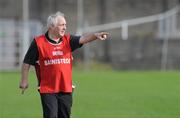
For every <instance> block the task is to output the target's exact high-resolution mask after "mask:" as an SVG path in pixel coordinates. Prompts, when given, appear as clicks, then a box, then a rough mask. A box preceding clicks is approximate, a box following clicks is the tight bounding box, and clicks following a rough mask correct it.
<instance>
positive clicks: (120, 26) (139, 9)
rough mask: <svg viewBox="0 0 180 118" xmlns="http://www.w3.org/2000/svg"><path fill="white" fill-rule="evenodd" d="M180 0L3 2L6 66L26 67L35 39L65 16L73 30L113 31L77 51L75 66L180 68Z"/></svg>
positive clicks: (0, 17)
mask: <svg viewBox="0 0 180 118" xmlns="http://www.w3.org/2000/svg"><path fill="white" fill-rule="evenodd" d="M179 3H180V0H0V70H17V69H19V68H20V66H21V63H22V60H23V57H24V54H25V53H26V51H27V49H28V47H29V45H30V43H31V41H32V39H33V38H34V37H35V36H37V35H40V34H41V33H44V32H45V26H46V19H47V17H48V16H49V15H50V14H52V13H55V12H57V11H61V12H63V13H64V14H65V16H66V20H67V32H69V33H71V34H76V35H82V34H85V33H88V32H97V31H107V32H109V33H110V36H109V40H107V41H104V42H102V41H95V42H92V43H91V44H89V45H85V46H83V48H81V49H80V50H78V51H75V52H74V54H73V55H74V58H75V61H74V63H75V65H78V63H81V64H82V66H83V67H84V68H86V69H90V68H91V64H92V63H103V64H107V65H109V66H110V67H112V68H113V69H117V70H178V69H180V63H179V60H180V53H179V52H180V47H179V45H180V28H179V27H180V26H179V25H180V22H179V21H180V20H179V16H180V15H179V11H180V9H179V6H178V5H179Z"/></svg>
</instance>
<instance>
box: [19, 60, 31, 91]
mask: <svg viewBox="0 0 180 118" xmlns="http://www.w3.org/2000/svg"><path fill="white" fill-rule="evenodd" d="M29 69H30V65H29V64H26V63H23V65H22V68H21V80H20V84H19V88H20V89H22V94H23V93H24V91H25V90H26V89H27V88H28V73H29Z"/></svg>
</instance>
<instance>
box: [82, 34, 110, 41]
mask: <svg viewBox="0 0 180 118" xmlns="http://www.w3.org/2000/svg"><path fill="white" fill-rule="evenodd" d="M108 34H109V33H107V32H99V33H91V34H87V35H84V36H82V37H81V38H80V40H79V44H86V43H88V42H91V41H94V40H96V39H100V40H106V39H107V36H108Z"/></svg>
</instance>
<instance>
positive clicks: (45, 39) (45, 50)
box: [19, 12, 108, 118]
mask: <svg viewBox="0 0 180 118" xmlns="http://www.w3.org/2000/svg"><path fill="white" fill-rule="evenodd" d="M47 28H48V30H47V32H46V33H45V34H43V35H41V36H38V37H35V39H34V40H33V41H32V43H31V46H30V47H29V49H28V51H27V53H26V55H25V58H24V61H23V64H22V71H21V80H20V85H19V87H20V88H21V89H22V92H24V91H25V90H26V89H27V88H28V73H29V69H30V66H31V65H33V66H35V69H36V75H37V78H38V82H39V93H40V96H41V103H42V108H43V117H44V118H70V112H71V106H72V52H73V51H74V50H75V49H77V48H80V47H81V46H82V45H83V44H86V43H88V42H91V41H93V40H96V39H100V40H105V39H106V38H107V35H108V33H106V32H100V33H91V34H87V35H85V36H81V37H79V36H74V35H69V34H65V31H66V20H65V17H64V14H63V13H61V12H57V13H56V14H53V15H50V16H49V17H48V19H47Z"/></svg>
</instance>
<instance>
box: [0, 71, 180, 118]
mask: <svg viewBox="0 0 180 118" xmlns="http://www.w3.org/2000/svg"><path fill="white" fill-rule="evenodd" d="M19 78H20V74H19V72H1V73H0V118H42V113H41V112H42V109H41V104H40V99H39V95H38V92H37V91H36V84H37V83H36V78H35V75H34V74H33V73H30V75H29V80H30V86H29V89H28V90H27V91H26V93H25V94H24V95H21V91H20V90H19V89H18V84H19ZM73 79H74V80H73V81H74V83H75V84H76V86H77V88H76V90H75V92H74V95H73V98H74V103H73V108H72V118H179V117H180V72H178V71H176V72H134V71H130V72H121V71H105V72H101V71H91V72H80V71H74V73H73Z"/></svg>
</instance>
